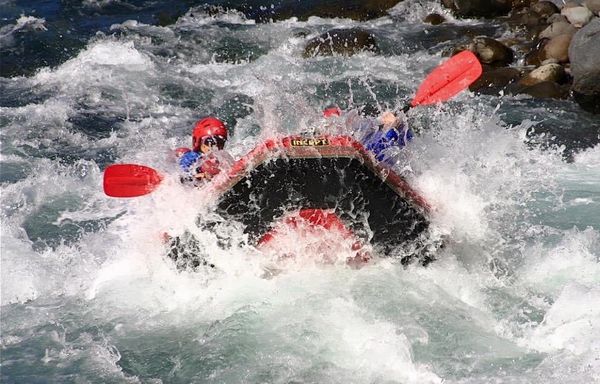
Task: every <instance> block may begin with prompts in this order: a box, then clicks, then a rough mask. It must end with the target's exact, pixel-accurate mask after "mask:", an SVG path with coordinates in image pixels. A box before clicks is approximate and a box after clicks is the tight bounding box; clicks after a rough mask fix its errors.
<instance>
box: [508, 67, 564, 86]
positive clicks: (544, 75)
mask: <svg viewBox="0 0 600 384" xmlns="http://www.w3.org/2000/svg"><path fill="white" fill-rule="evenodd" d="M565 75H566V74H565V69H564V68H563V67H562V65H560V64H546V65H542V66H541V67H539V68H536V69H534V70H533V71H531V72H530V73H529V74H527V76H525V77H524V78H523V79H521V80H520V81H519V84H520V85H523V86H531V85H535V84H539V83H542V82H545V81H550V82H554V83H560V82H562V81H563V80H564V79H565Z"/></svg>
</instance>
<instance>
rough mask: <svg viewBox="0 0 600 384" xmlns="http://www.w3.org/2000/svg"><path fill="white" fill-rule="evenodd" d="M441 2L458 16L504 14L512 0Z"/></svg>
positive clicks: (456, 0) (457, 0)
mask: <svg viewBox="0 0 600 384" xmlns="http://www.w3.org/2000/svg"><path fill="white" fill-rule="evenodd" d="M442 3H443V4H444V5H445V6H446V7H448V8H450V9H452V10H453V11H454V14H455V15H456V16H458V17H495V16H504V15H507V14H508V13H509V12H510V10H511V8H512V0H453V1H445V0H442Z"/></svg>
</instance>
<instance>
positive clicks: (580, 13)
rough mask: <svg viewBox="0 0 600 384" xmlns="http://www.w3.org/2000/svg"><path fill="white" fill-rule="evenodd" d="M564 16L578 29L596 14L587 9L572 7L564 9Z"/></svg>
mask: <svg viewBox="0 0 600 384" xmlns="http://www.w3.org/2000/svg"><path fill="white" fill-rule="evenodd" d="M561 14H562V15H564V16H565V17H566V18H567V20H569V23H571V24H573V25H574V26H576V27H577V28H581V27H583V26H584V25H586V24H587V23H589V21H590V20H591V19H592V17H593V16H594V14H593V13H592V11H590V10H589V9H587V8H586V7H572V8H563V10H562V12H561Z"/></svg>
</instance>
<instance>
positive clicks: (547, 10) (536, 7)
mask: <svg viewBox="0 0 600 384" xmlns="http://www.w3.org/2000/svg"><path fill="white" fill-rule="evenodd" d="M531 10H532V11H533V12H535V13H537V14H538V15H540V16H542V17H543V18H545V19H547V18H548V17H550V16H552V15H553V14H555V13H560V9H558V7H557V6H556V5H555V4H554V3H552V2H550V1H540V2H538V3H535V4H533V5H532V6H531Z"/></svg>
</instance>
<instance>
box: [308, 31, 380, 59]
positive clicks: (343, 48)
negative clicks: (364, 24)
mask: <svg viewBox="0 0 600 384" xmlns="http://www.w3.org/2000/svg"><path fill="white" fill-rule="evenodd" d="M363 51H370V52H375V53H377V52H379V47H378V45H377V41H376V40H375V36H374V35H373V34H371V33H369V32H367V31H365V30H364V29H360V28H351V29H332V30H330V31H327V32H325V33H323V34H321V35H319V36H317V37H315V38H314V39H312V40H310V41H309V42H308V43H307V44H306V47H305V48H304V57H314V56H331V55H334V54H337V55H343V56H352V55H354V54H355V53H359V52H363Z"/></svg>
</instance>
